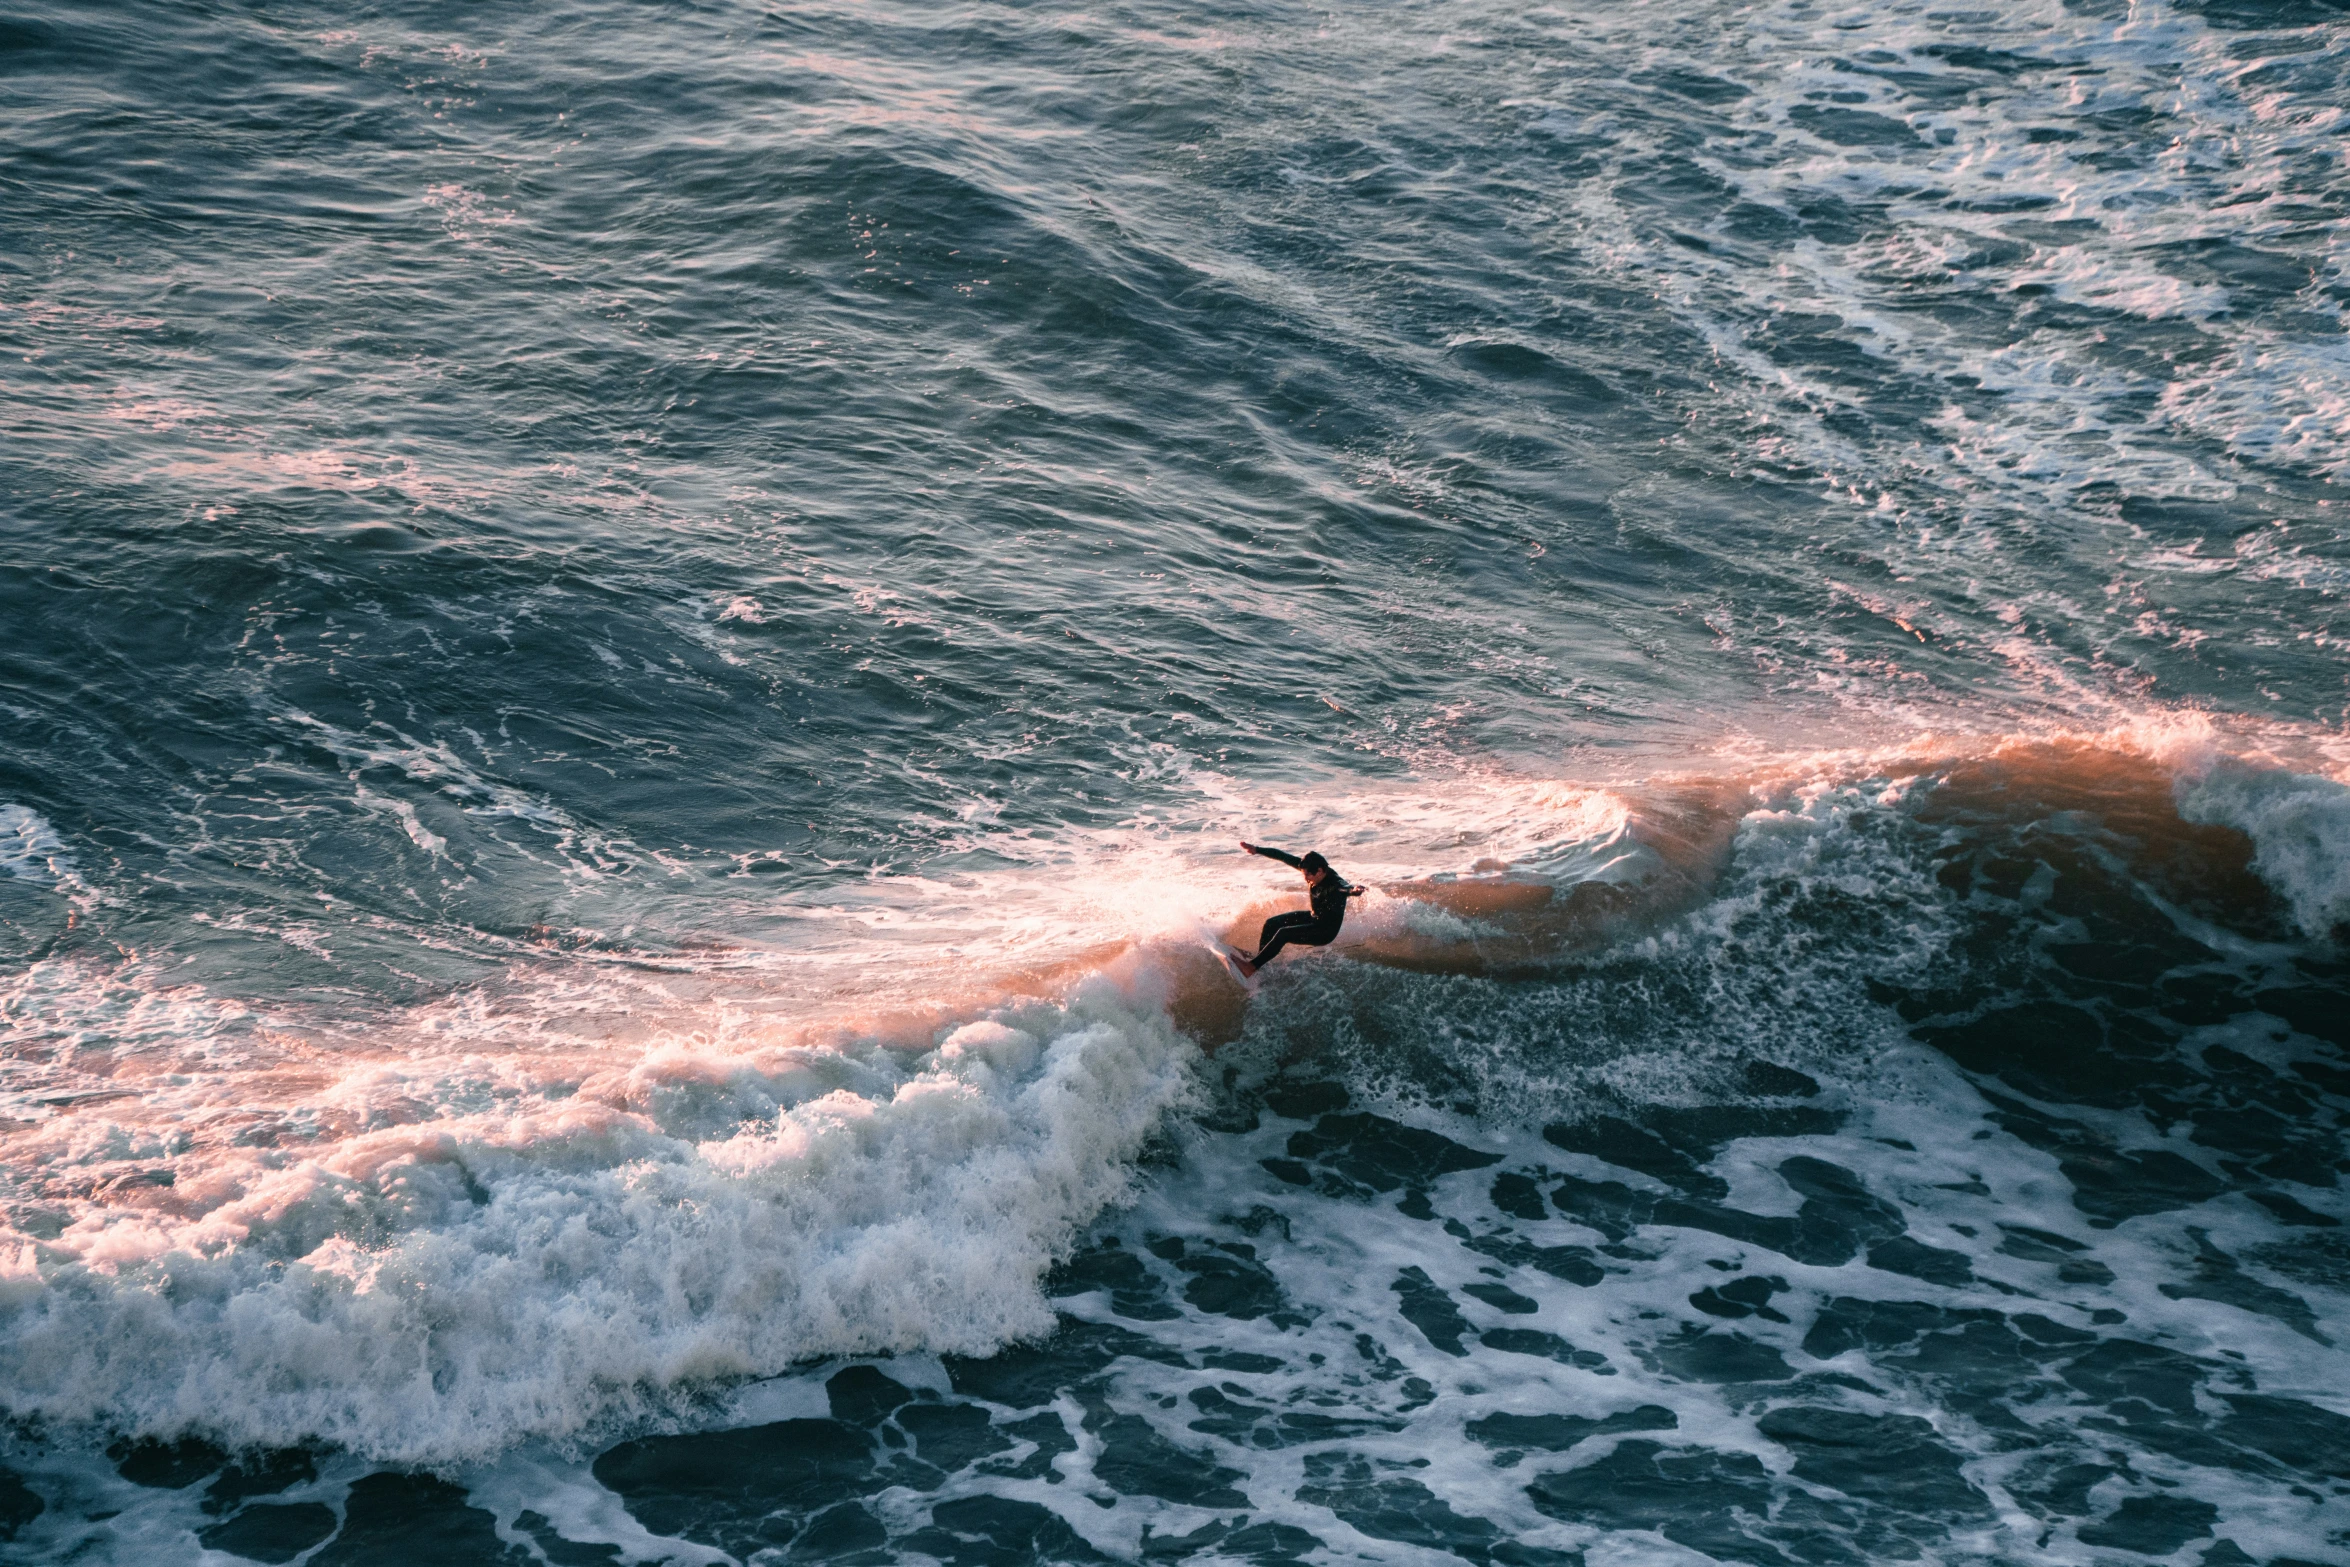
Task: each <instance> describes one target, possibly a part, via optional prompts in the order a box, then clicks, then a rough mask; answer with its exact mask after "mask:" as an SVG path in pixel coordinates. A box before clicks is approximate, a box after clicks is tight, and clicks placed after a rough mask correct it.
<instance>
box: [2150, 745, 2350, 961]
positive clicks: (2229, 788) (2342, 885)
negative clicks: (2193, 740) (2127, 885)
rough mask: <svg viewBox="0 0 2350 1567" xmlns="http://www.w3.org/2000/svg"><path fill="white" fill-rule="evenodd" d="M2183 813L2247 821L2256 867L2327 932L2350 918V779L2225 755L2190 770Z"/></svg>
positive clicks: (2316, 929) (2298, 912)
mask: <svg viewBox="0 0 2350 1567" xmlns="http://www.w3.org/2000/svg"><path fill="white" fill-rule="evenodd" d="M2177 794H2178V801H2179V814H2180V815H2181V816H2184V817H2185V818H2186V819H2187V820H2189V821H2191V822H2209V823H2216V824H2223V825H2226V826H2229V827H2235V828H2239V829H2241V830H2242V831H2243V832H2245V833H2246V834H2248V835H2249V836H2250V837H2251V839H2252V842H2253V844H2254V846H2255V852H2254V855H2253V859H2252V868H2253V870H2255V871H2256V872H2258V873H2259V875H2260V878H2261V879H2262V880H2263V881H2265V882H2267V883H2268V884H2269V886H2271V887H2272V888H2274V889H2275V890H2276V892H2277V895H2278V896H2279V897H2281V898H2283V899H2284V900H2285V902H2286V903H2287V904H2288V905H2289V906H2290V907H2291V908H2292V910H2293V919H2294V922H2295V923H2296V924H2298V925H2299V926H2300V927H2301V929H2302V930H2303V931H2304V932H2306V933H2307V934H2309V935H2311V936H2314V937H2316V938H2318V939H2320V940H2323V939H2325V938H2327V937H2329V936H2331V935H2332V934H2333V933H2334V932H2335V931H2336V930H2337V929H2338V928H2340V927H2341V926H2342V925H2344V924H2346V923H2350V785H2345V784H2343V783H2342V781H2341V780H2339V779H2337V778H2330V777H2327V776H2324V775H2323V774H2318V773H2303V772H2294V771H2291V770H2289V769H2286V768H2277V767H2267V768H2263V767H2255V766H2251V765H2247V764H2246V763H2244V762H2241V761H2235V760H2231V759H2224V758H2212V759H2209V760H2206V761H2204V762H2203V763H2202V765H2200V766H2192V767H2190V768H2189V769H2187V770H2185V771H2183V772H2182V773H2181V775H2180V778H2179V783H2178V790H2177Z"/></svg>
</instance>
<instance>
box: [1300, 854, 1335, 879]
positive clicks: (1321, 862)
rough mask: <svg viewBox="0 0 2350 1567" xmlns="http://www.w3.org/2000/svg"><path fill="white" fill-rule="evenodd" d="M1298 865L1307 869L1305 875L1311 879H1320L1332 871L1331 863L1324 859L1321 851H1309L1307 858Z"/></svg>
mask: <svg viewBox="0 0 2350 1567" xmlns="http://www.w3.org/2000/svg"><path fill="white" fill-rule="evenodd" d="M1298 863H1299V864H1300V865H1302V866H1304V867H1305V873H1306V874H1307V875H1308V876H1311V877H1319V876H1321V875H1322V874H1323V873H1324V872H1325V871H1327V870H1329V869H1330V862H1329V861H1328V860H1325V859H1323V858H1322V855H1321V851H1320V850H1318V849H1317V850H1312V851H1309V852H1308V853H1307V855H1306V857H1305V858H1304V859H1302V860H1300V861H1299V862H1298Z"/></svg>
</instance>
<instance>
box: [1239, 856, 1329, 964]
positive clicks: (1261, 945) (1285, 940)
mask: <svg viewBox="0 0 2350 1567" xmlns="http://www.w3.org/2000/svg"><path fill="white" fill-rule="evenodd" d="M1256 852H1257V853H1259V854H1261V855H1263V856H1264V857H1265V858H1266V859H1268V860H1279V861H1280V862H1281V863H1282V864H1284V865H1287V866H1291V867H1293V868H1295V869H1297V870H1301V871H1302V870H1304V869H1305V868H1306V862H1305V861H1303V860H1301V859H1299V858H1298V857H1297V856H1296V855H1294V854H1284V853H1282V852H1281V851H1280V850H1279V849H1268V848H1265V847H1263V846H1262V845H1260V846H1259V847H1258V848H1257V850H1256ZM1354 890H1355V889H1354V888H1352V887H1350V886H1348V885H1347V883H1346V880H1345V878H1344V877H1342V876H1340V875H1339V874H1338V872H1336V871H1332V872H1331V873H1330V874H1329V875H1327V876H1324V877H1323V878H1322V882H1321V885H1319V886H1317V887H1313V888H1309V889H1308V891H1307V894H1306V895H1307V897H1308V898H1310V899H1311V900H1312V902H1313V905H1314V906H1313V907H1312V908H1311V909H1295V910H1292V911H1291V912H1290V913H1287V914H1276V915H1274V916H1273V917H1272V918H1271V919H1269V920H1267V921H1265V928H1264V929H1263V930H1262V931H1260V932H1259V933H1258V934H1257V955H1256V956H1255V957H1253V958H1251V959H1249V960H1248V961H1249V964H1250V966H1251V967H1254V968H1263V967H1264V966H1265V965H1266V964H1268V963H1270V962H1272V961H1273V954H1274V953H1276V952H1279V951H1280V950H1281V949H1282V948H1283V947H1326V946H1328V945H1330V943H1331V942H1333V941H1335V940H1337V939H1338V927H1339V926H1341V925H1343V924H1345V923H1346V900H1347V898H1348V897H1349V896H1351V895H1352V894H1353V892H1354Z"/></svg>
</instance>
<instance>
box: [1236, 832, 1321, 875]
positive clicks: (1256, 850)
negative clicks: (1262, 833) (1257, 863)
mask: <svg viewBox="0 0 2350 1567" xmlns="http://www.w3.org/2000/svg"><path fill="white" fill-rule="evenodd" d="M1240 846H1241V847H1242V848H1244V849H1246V850H1247V851H1248V852H1249V853H1251V854H1261V855H1263V856H1264V857H1265V858H1266V859H1268V860H1279V861H1280V862H1281V863H1282V864H1284V865H1286V866H1288V867H1289V868H1290V869H1291V870H1293V871H1302V870H1304V869H1305V868H1306V862H1305V861H1303V860H1301V859H1299V858H1298V857H1297V856H1296V855H1294V854H1291V853H1289V852H1288V851H1287V850H1285V849H1268V848H1266V847H1265V846H1264V845H1263V844H1261V843H1250V842H1249V841H1248V840H1247V839H1245V838H1244V839H1242V840H1241V844H1240Z"/></svg>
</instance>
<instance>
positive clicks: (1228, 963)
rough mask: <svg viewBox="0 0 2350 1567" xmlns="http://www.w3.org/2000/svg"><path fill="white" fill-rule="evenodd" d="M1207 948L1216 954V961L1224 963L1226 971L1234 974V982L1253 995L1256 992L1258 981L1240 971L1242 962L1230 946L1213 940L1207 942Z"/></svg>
mask: <svg viewBox="0 0 2350 1567" xmlns="http://www.w3.org/2000/svg"><path fill="white" fill-rule="evenodd" d="M1207 948H1208V950H1209V951H1210V952H1213V953H1214V954H1215V955H1216V961H1217V962H1219V963H1221V964H1223V965H1224V972H1225V973H1227V974H1229V975H1231V976H1232V980H1233V983H1235V984H1237V985H1238V986H1240V988H1241V989H1243V990H1245V991H1247V992H1248V993H1249V994H1250V995H1252V996H1253V995H1255V994H1256V991H1257V982H1256V981H1255V980H1254V979H1252V978H1251V977H1249V976H1248V975H1246V974H1243V973H1242V972H1241V971H1240V964H1239V962H1238V960H1236V959H1235V958H1234V957H1233V956H1232V949H1231V948H1230V947H1227V946H1225V945H1224V944H1223V943H1222V942H1218V941H1211V942H1209V943H1207Z"/></svg>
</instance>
